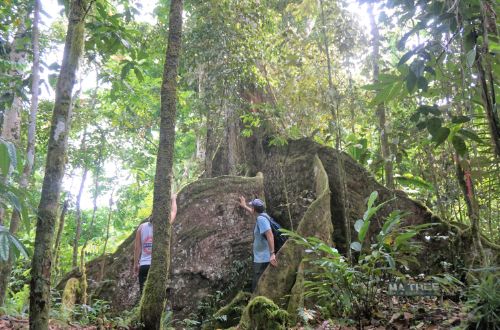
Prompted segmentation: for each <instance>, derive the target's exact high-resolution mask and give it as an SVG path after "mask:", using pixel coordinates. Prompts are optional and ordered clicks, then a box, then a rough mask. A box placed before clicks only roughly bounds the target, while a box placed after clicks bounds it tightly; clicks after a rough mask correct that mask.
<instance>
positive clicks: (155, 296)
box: [140, 0, 182, 329]
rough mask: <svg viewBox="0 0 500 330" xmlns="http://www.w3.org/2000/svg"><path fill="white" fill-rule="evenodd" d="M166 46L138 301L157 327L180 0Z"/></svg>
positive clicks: (165, 266) (165, 267)
mask: <svg viewBox="0 0 500 330" xmlns="http://www.w3.org/2000/svg"><path fill="white" fill-rule="evenodd" d="M169 19H170V22H169V34H168V46H167V52H166V55H165V65H164V71H163V82H162V87H161V110H160V117H161V121H160V143H159V146H158V157H157V159H156V174H155V182H154V193H153V214H152V220H153V223H154V227H153V237H154V244H153V254H152V263H151V268H150V270H149V275H148V279H147V281H146V285H145V288H144V297H143V299H142V301H141V307H140V318H141V322H142V324H143V326H144V328H145V329H159V328H160V320H161V315H162V312H163V310H164V307H165V301H166V288H167V280H168V273H169V270H170V238H171V234H172V226H171V224H170V221H169V220H170V219H169V218H170V211H171V203H170V196H171V190H170V189H171V188H170V187H171V185H172V165H173V151H174V142H175V116H176V110H177V109H176V102H177V74H178V67H179V57H180V49H181V36H182V0H172V1H171V2H170V16H169Z"/></svg>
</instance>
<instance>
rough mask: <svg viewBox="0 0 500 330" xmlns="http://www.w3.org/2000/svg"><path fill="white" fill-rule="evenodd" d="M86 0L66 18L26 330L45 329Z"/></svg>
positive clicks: (75, 2) (78, 1) (76, 2)
mask: <svg viewBox="0 0 500 330" xmlns="http://www.w3.org/2000/svg"><path fill="white" fill-rule="evenodd" d="M89 9H90V8H89V6H88V2H87V0H73V1H71V7H70V12H69V19H68V30H67V34H66V41H65V46H64V55H63V61H62V65H61V71H60V74H59V79H58V81H57V86H56V91H55V92H56V98H55V102H54V109H53V114H52V120H51V127H50V136H49V142H48V147H47V158H46V165H45V176H44V180H43V185H42V193H41V197H40V203H39V205H38V212H37V226H36V236H35V245H34V254H33V260H32V264H31V281H30V316H29V324H30V329H36V330H47V329H48V321H49V310H50V274H51V266H52V246H51V244H52V238H53V236H54V226H55V222H56V217H57V213H58V212H57V211H58V208H59V198H60V193H61V183H62V178H63V176H64V165H65V160H66V151H67V144H68V133H69V127H70V124H71V113H72V108H71V105H72V102H71V101H72V93H73V87H74V84H75V81H76V71H77V68H78V64H79V61H80V58H81V56H82V53H83V42H84V30H85V15H86V13H87V11H88V10H89Z"/></svg>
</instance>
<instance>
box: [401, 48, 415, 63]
mask: <svg viewBox="0 0 500 330" xmlns="http://www.w3.org/2000/svg"><path fill="white" fill-rule="evenodd" d="M414 54H415V51H414V50H410V51H409V52H407V53H406V54H404V55H403V56H401V59H400V60H399V62H398V65H397V66H400V65H402V64H405V63H406V62H407V61H408V60H409V59H410V57H412V56H413V55H414Z"/></svg>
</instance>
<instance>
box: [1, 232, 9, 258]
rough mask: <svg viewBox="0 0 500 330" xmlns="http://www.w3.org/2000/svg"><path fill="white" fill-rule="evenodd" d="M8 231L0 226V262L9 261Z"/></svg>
mask: <svg viewBox="0 0 500 330" xmlns="http://www.w3.org/2000/svg"><path fill="white" fill-rule="evenodd" d="M9 235H10V233H9V231H8V230H6V229H5V227H3V226H0V261H7V260H9V249H10V240H9Z"/></svg>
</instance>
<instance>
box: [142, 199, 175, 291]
mask: <svg viewBox="0 0 500 330" xmlns="http://www.w3.org/2000/svg"><path fill="white" fill-rule="evenodd" d="M176 215H177V196H176V195H175V194H172V207H171V212H170V223H173V222H174V220H175V216H176ZM152 250H153V223H152V222H151V217H149V219H148V221H147V222H144V223H142V224H141V225H140V226H139V228H137V232H136V234H135V244H134V275H135V276H138V277H139V289H140V293H141V295H142V289H143V288H144V283H145V282H146V278H147V277H148V272H149V267H150V266H151V252H152Z"/></svg>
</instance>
